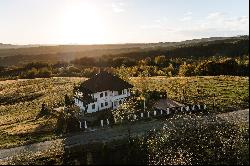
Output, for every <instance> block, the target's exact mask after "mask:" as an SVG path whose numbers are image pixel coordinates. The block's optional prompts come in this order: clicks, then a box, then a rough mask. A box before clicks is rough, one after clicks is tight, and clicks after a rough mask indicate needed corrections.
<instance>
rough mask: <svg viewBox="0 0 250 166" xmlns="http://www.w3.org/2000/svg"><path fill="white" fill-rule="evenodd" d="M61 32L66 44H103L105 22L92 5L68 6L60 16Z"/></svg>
mask: <svg viewBox="0 0 250 166" xmlns="http://www.w3.org/2000/svg"><path fill="white" fill-rule="evenodd" d="M60 20H61V24H60V28H59V29H60V31H61V34H62V38H63V40H64V43H79V44H82V43H87V44H91V43H103V42H104V40H105V37H104V34H105V30H106V29H105V25H104V20H103V19H102V18H101V14H100V12H99V11H98V9H97V8H96V7H95V6H94V5H91V4H87V3H78V4H70V5H68V6H66V7H65V8H64V10H63V12H62V14H61V16H60Z"/></svg>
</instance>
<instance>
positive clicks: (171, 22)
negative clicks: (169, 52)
mask: <svg viewBox="0 0 250 166" xmlns="http://www.w3.org/2000/svg"><path fill="white" fill-rule="evenodd" d="M237 35H249V0H0V43H10V44H110V43H153V42H177V41H183V40H190V39H199V38H206V37H226V36H237Z"/></svg>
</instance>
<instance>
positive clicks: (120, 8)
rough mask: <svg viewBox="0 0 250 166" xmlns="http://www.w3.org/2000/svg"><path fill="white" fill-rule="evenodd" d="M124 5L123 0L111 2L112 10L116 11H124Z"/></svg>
mask: <svg viewBox="0 0 250 166" xmlns="http://www.w3.org/2000/svg"><path fill="white" fill-rule="evenodd" d="M124 6H125V4H124V3H123V2H113V3H112V4H111V7H112V9H113V11H114V12H116V13H121V12H124V11H125V9H124Z"/></svg>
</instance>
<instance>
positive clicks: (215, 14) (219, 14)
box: [206, 12, 225, 20]
mask: <svg viewBox="0 0 250 166" xmlns="http://www.w3.org/2000/svg"><path fill="white" fill-rule="evenodd" d="M224 15H225V13H222V12H213V13H209V14H208V16H207V17H206V19H210V20H212V19H218V18H223V17H224Z"/></svg>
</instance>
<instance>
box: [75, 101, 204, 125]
mask: <svg viewBox="0 0 250 166" xmlns="http://www.w3.org/2000/svg"><path fill="white" fill-rule="evenodd" d="M206 108H207V106H206V105H205V104H204V105H199V104H197V105H189V106H185V107H175V108H167V109H166V110H162V109H155V110H154V111H146V112H138V113H135V114H133V115H132V116H131V115H129V116H127V119H128V120H133V121H136V120H141V119H146V118H151V117H165V116H168V115H173V114H175V113H194V112H198V111H202V110H206ZM123 122H124V119H122V118H121V119H120V120H117V119H113V123H114V124H116V123H123ZM79 123H80V129H83V128H84V129H87V128H88V127H89V126H88V125H87V121H83V122H81V121H79ZM110 125H111V123H110V119H105V120H100V127H105V126H110Z"/></svg>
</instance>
